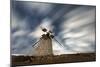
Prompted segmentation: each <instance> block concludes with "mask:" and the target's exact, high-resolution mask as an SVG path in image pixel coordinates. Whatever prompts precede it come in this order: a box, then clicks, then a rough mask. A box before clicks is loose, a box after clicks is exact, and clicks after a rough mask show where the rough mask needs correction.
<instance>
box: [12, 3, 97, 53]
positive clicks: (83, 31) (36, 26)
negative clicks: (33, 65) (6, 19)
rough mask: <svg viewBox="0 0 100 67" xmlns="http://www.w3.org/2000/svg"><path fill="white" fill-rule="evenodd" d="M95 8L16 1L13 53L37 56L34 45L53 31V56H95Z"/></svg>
mask: <svg viewBox="0 0 100 67" xmlns="http://www.w3.org/2000/svg"><path fill="white" fill-rule="evenodd" d="M95 9H96V7H95V6H85V5H71V4H70V5H69V4H57V3H40V2H32V1H27V2H26V1H14V2H12V7H11V11H12V12H11V53H12V54H31V53H34V48H32V45H33V44H34V42H36V41H37V40H38V39H39V38H40V36H41V35H42V34H43V32H42V31H41V28H40V26H42V27H46V28H47V29H49V30H52V31H53V34H54V35H55V37H56V39H57V40H58V41H59V42H60V43H61V44H62V45H63V46H64V47H61V46H60V45H59V44H58V43H57V42H55V41H54V40H53V51H54V54H68V53H80V52H95V49H96V47H95V46H96V44H95V23H96V21H95Z"/></svg>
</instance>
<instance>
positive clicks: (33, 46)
mask: <svg viewBox="0 0 100 67" xmlns="http://www.w3.org/2000/svg"><path fill="white" fill-rule="evenodd" d="M40 40H41V39H40ZM40 40H39V41H40ZM39 41H37V42H35V43H34V44H33V45H32V47H35V45H36V44H37V43H39Z"/></svg>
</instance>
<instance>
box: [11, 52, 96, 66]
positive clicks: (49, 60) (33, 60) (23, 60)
mask: <svg viewBox="0 0 100 67" xmlns="http://www.w3.org/2000/svg"><path fill="white" fill-rule="evenodd" d="M95 60H96V54H95V53H78V54H62V55H48V56H13V55H12V60H11V63H12V66H24V65H40V64H57V63H72V62H89V61H95Z"/></svg>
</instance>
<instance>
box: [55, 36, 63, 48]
mask: <svg viewBox="0 0 100 67" xmlns="http://www.w3.org/2000/svg"><path fill="white" fill-rule="evenodd" d="M53 39H54V40H55V41H56V42H57V43H58V44H59V45H60V46H62V47H63V48H64V46H63V45H62V44H61V43H60V42H59V41H58V40H57V39H56V38H55V37H54V38H53Z"/></svg>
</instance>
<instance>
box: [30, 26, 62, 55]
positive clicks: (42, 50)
mask: <svg viewBox="0 0 100 67" xmlns="http://www.w3.org/2000/svg"><path fill="white" fill-rule="evenodd" d="M41 30H42V31H43V32H45V34H42V37H41V38H40V39H39V40H38V41H37V42H36V43H34V44H33V46H32V47H33V48H34V49H35V52H34V53H35V54H34V55H36V56H45V55H53V47H52V40H55V41H56V42H57V43H58V44H59V45H60V46H62V45H61V44H60V42H59V41H58V40H57V39H56V38H55V37H54V35H53V34H52V31H48V30H47V29H46V28H42V27H41Z"/></svg>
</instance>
